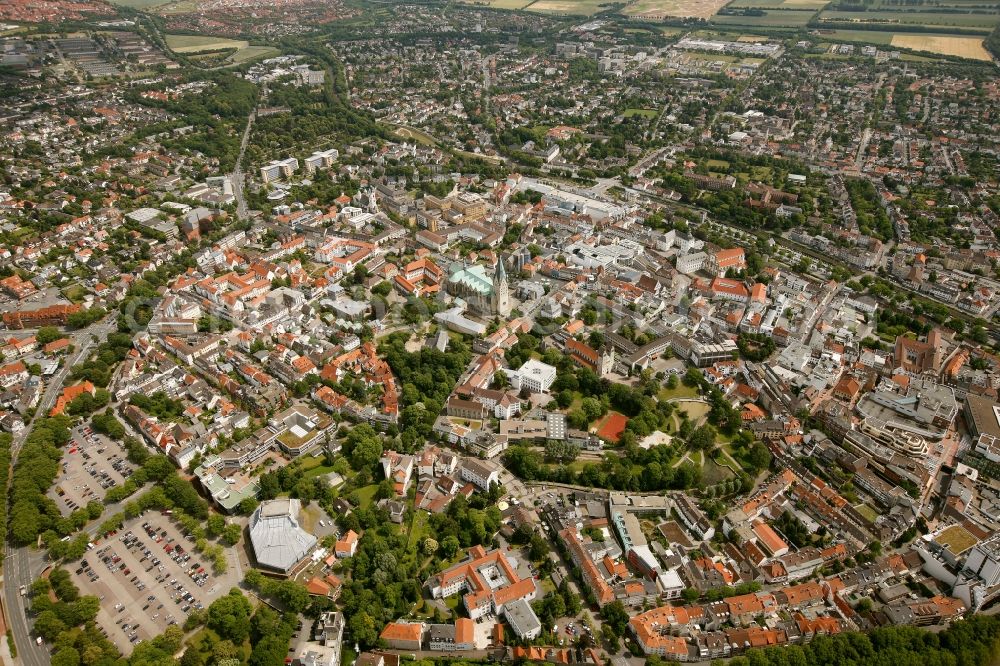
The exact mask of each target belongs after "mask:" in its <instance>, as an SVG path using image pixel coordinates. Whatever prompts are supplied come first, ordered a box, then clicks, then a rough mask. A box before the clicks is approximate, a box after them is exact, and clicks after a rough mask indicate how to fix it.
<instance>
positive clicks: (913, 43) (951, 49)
mask: <svg viewBox="0 0 1000 666" xmlns="http://www.w3.org/2000/svg"><path fill="white" fill-rule="evenodd" d="M891 45H892V46H896V47H899V48H901V49H912V50H914V51H926V52H928V53H938V54H940V55H949V56H958V57H960V58H970V59H972V60H985V61H989V60H991V57H990V53H989V51H987V50H986V48H985V47H983V40H982V38H980V37H966V36H959V35H915V34H895V35H893V36H892V42H891Z"/></svg>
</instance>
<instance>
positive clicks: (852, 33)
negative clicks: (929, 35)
mask: <svg viewBox="0 0 1000 666" xmlns="http://www.w3.org/2000/svg"><path fill="white" fill-rule="evenodd" d="M819 33H820V34H819V36H820V37H821V38H822V39H823V40H824V41H826V40H830V41H831V42H837V41H841V42H862V43H865V44H875V45H877V46H889V44H890V43H892V38H893V35H894V34H895V33H892V32H882V31H879V30H820V31H819ZM921 36H923V35H921Z"/></svg>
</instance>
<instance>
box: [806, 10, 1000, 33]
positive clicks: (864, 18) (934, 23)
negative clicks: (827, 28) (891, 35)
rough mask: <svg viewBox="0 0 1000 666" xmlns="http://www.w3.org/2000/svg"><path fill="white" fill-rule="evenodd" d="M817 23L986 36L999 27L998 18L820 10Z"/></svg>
mask: <svg viewBox="0 0 1000 666" xmlns="http://www.w3.org/2000/svg"><path fill="white" fill-rule="evenodd" d="M818 18H819V21H820V22H821V23H822V22H836V23H865V24H871V25H878V26H883V25H884V26H885V27H886V28H891V27H892V25H893V24H898V25H919V26H925V27H930V28H947V27H955V28H962V29H963V30H967V31H973V30H974V31H980V32H984V33H986V32H989V31H990V30H992V29H993V28H994V27H995V26H996V25H997V24H998V23H1000V14H995V13H994V14H971V13H969V14H955V13H944V12H942V13H937V12H910V11H867V12H846V11H838V10H824V11H823V12H821V13H820V15H819V17H818Z"/></svg>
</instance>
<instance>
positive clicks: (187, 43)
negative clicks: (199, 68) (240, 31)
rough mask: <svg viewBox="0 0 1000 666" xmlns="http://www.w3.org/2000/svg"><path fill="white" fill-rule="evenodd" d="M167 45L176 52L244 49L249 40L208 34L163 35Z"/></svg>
mask: <svg viewBox="0 0 1000 666" xmlns="http://www.w3.org/2000/svg"><path fill="white" fill-rule="evenodd" d="M164 38H165V39H166V40H167V46H169V47H170V49H171V50H172V51H176V52H177V53H201V52H202V51H219V50H222V49H245V48H247V47H248V46H249V42H247V41H246V40H242V39H226V38H225V37H210V36H208V35H164Z"/></svg>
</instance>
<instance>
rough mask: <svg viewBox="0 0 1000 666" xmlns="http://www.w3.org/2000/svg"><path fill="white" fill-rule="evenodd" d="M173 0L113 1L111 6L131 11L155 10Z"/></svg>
mask: <svg viewBox="0 0 1000 666" xmlns="http://www.w3.org/2000/svg"><path fill="white" fill-rule="evenodd" d="M170 1H171V0H111V4H113V5H118V6H120V7H129V8H130V9H153V8H155V7H160V6H161V5H165V4H167V3H169V2H170Z"/></svg>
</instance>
